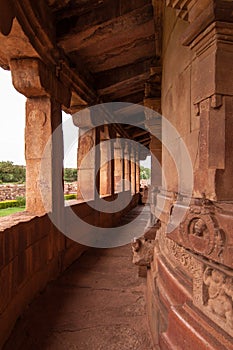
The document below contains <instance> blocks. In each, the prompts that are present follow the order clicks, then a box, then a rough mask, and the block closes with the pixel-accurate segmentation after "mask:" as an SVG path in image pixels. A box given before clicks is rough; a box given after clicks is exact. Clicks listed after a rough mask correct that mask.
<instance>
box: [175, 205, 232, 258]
mask: <svg viewBox="0 0 233 350" xmlns="http://www.w3.org/2000/svg"><path fill="white" fill-rule="evenodd" d="M169 237H170V238H172V239H173V240H174V241H176V242H177V243H178V244H180V245H182V246H183V247H184V248H186V249H190V250H191V251H193V252H194V253H200V254H202V255H205V256H206V257H208V258H211V259H213V260H216V261H219V262H222V255H223V250H224V245H225V233H224V231H223V230H222V229H221V228H220V227H219V224H218V221H217V219H216V215H215V208H214V206H213V205H212V204H211V203H203V205H194V206H192V207H191V208H190V210H189V212H188V214H187V215H186V218H185V220H184V221H183V222H182V223H181V224H180V226H179V228H178V229H175V230H174V231H173V232H172V233H171V234H169Z"/></svg>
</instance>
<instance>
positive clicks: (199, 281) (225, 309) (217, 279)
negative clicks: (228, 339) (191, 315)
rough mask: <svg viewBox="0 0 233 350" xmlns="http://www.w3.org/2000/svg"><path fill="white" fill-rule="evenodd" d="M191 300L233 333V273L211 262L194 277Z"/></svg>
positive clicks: (228, 331)
mask: <svg viewBox="0 0 233 350" xmlns="http://www.w3.org/2000/svg"><path fill="white" fill-rule="evenodd" d="M194 285H195V286H196V287H197V288H196V289H194V290H193V294H194V295H193V302H194V304H195V305H196V306H197V307H198V308H199V309H201V311H202V312H204V313H205V314H206V315H207V316H208V317H209V318H210V319H211V320H212V321H213V322H215V323H216V324H218V326H220V327H221V328H223V329H224V330H225V331H226V332H227V333H229V334H230V335H231V336H232V335H233V274H232V272H230V271H229V272H228V271H227V270H226V271H224V270H223V269H222V270H220V269H218V268H216V267H215V266H214V265H212V264H211V266H209V265H205V264H203V273H202V274H200V276H199V277H196V278H195V279H194Z"/></svg>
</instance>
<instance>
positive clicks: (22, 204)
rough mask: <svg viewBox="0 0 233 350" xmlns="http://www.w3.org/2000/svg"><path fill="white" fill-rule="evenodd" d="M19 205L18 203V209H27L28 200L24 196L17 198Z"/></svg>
mask: <svg viewBox="0 0 233 350" xmlns="http://www.w3.org/2000/svg"><path fill="white" fill-rule="evenodd" d="M16 200H17V203H18V207H25V205H26V198H25V197H23V196H18V197H16Z"/></svg>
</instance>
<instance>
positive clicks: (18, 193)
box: [0, 184, 26, 202]
mask: <svg viewBox="0 0 233 350" xmlns="http://www.w3.org/2000/svg"><path fill="white" fill-rule="evenodd" d="M25 194H26V186H25V185H13V184H12V185H10V184H9V185H0V202H1V201H5V200H11V199H16V198H17V197H25Z"/></svg>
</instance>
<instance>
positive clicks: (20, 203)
mask: <svg viewBox="0 0 233 350" xmlns="http://www.w3.org/2000/svg"><path fill="white" fill-rule="evenodd" d="M25 204H26V198H25V197H17V198H16V199H13V200H6V201H2V202H0V209H6V208H12V207H18V208H19V207H25Z"/></svg>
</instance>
